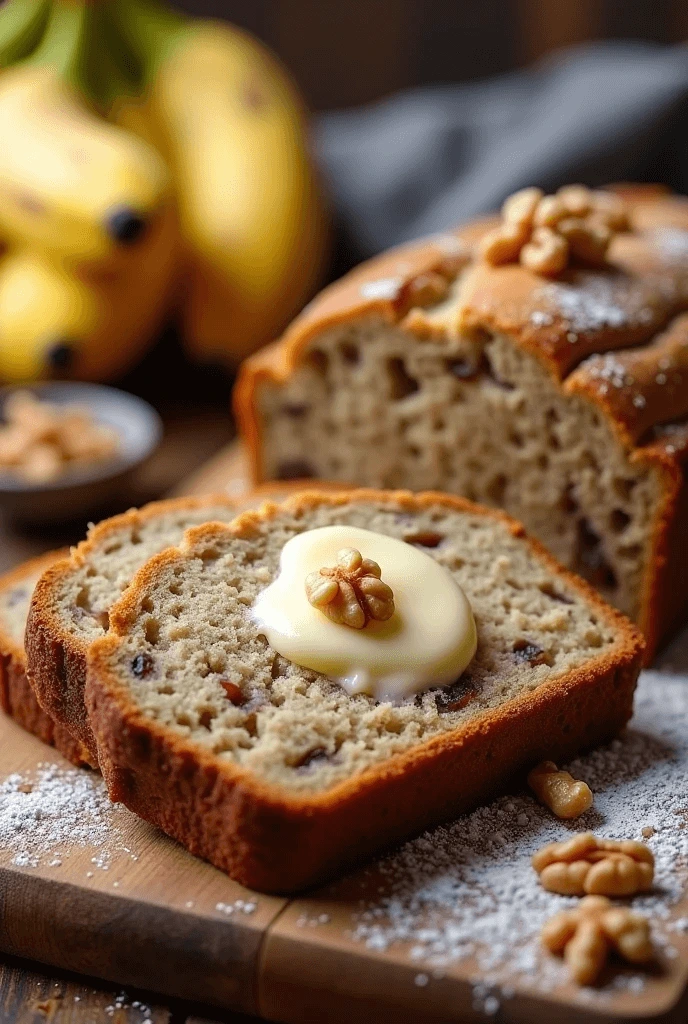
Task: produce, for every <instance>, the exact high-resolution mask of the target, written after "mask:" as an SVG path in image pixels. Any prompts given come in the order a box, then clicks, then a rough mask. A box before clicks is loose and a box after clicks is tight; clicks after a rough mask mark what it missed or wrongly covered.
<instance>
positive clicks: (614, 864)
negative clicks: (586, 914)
mask: <svg viewBox="0 0 688 1024" xmlns="http://www.w3.org/2000/svg"><path fill="white" fill-rule="evenodd" d="M531 863H532V865H533V867H534V868H535V870H536V871H537V873H538V874H539V876H540V882H541V883H542V885H543V886H544V888H545V889H547V890H549V892H557V893H560V894H561V895H562V896H583V895H585V894H588V895H589V894H592V893H594V894H595V895H599V896H635V894H636V893H638V892H647V891H648V890H649V889H650V888H651V887H652V879H653V878H654V864H655V860H654V857H653V856H652V851H651V850H650V849H649V848H648V847H647V846H646V845H645V843H639V842H636V840H634V839H624V840H616V839H598V838H597V836H594V835H593V834H592V832H579V833H578V835H575V836H573V837H572V838H571V839H567V840H566V841H565V842H563V843H549V845H547V846H543V847H542V848H541V849H540V850H538V851H537V853H534V854H533V858H532V861H531Z"/></svg>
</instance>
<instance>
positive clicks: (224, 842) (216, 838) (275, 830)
mask: <svg viewBox="0 0 688 1024" xmlns="http://www.w3.org/2000/svg"><path fill="white" fill-rule="evenodd" d="M352 500H353V501H355V500H362V501H368V500H369V501H373V502H376V501H391V502H394V503H395V504H398V505H401V506H402V507H405V508H409V509H413V510H417V509H420V508H424V507H427V506H432V505H436V504H438V503H439V504H442V505H444V506H446V507H449V508H452V509H455V510H459V511H469V512H471V513H473V514H480V515H489V516H491V517H494V518H497V519H499V520H500V521H501V522H503V523H506V524H507V525H508V528H509V529H510V530H511V532H512V534H513V535H514V536H516V537H524V531H523V528H522V527H521V526H520V525H519V524H518V523H515V522H514V521H513V520H510V519H509V518H508V517H507V516H505V515H504V514H503V513H500V512H492V511H486V510H484V509H481V508H479V507H477V506H475V505H472V504H471V503H470V502H468V501H465V500H463V499H461V498H454V497H449V496H447V495H441V494H434V493H426V494H420V495H413V494H410V493H409V492H380V491H363V490H361V491H351V492H342V493H339V494H334V493H330V494H323V493H322V492H321V493H317V492H304V493H302V494H299V495H295V496H293V497H291V498H289V499H288V500H287V501H286V502H285V503H284V505H285V506H286V507H288V508H290V509H301V510H303V511H305V510H307V509H309V508H313V507H315V506H317V505H319V504H333V505H337V504H344V503H347V502H350V501H352ZM280 508H281V506H278V505H275V504H272V503H267V504H265V505H264V506H263V507H262V508H261V509H260V510H259V511H257V512H246V513H243V514H242V515H241V516H239V517H238V518H237V519H236V520H234V522H233V523H232V524H230V525H229V526H222V527H218V526H216V525H214V524H210V525H205V526H201V527H195V528H193V529H192V530H190V531H188V533H187V535H186V537H185V541H184V544H183V548H184V549H185V550H188V549H189V547H190V546H191V547H192V548H193V546H194V545H195V544H196V543H203V541H204V540H207V539H208V538H209V537H212V536H213V535H214V534H215V532H216V531H217V530H218V529H222V530H223V532H224V531H227V530H230V531H231V532H232V533H233V534H234V535H239V536H240V535H243V534H245V533H250V532H251V530H252V529H253V527H254V525H255V523H256V522H260V521H265V520H267V521H269V520H270V519H272V518H273V517H274V516H275V515H277V514H278V513H279V511H280ZM524 539H525V541H526V543H528V545H529V546H530V547H531V550H532V551H533V552H534V553H535V554H536V555H537V557H538V558H539V559H541V560H542V561H543V562H544V563H545V565H546V566H547V569H548V570H549V571H550V572H551V573H552V574H553V575H554V576H556V577H558V578H559V579H561V580H562V581H564V580H565V581H566V584H567V586H568V587H571V588H573V589H575V590H577V591H578V592H579V593H580V594H581V595H583V596H584V598H585V600H586V601H588V602H589V603H590V604H591V605H592V606H593V607H594V608H595V610H596V612H597V613H598V614H599V616H600V617H601V618H602V619H603V620H604V621H605V622H607V623H609V624H610V625H611V626H612V627H613V629H614V630H615V632H616V634H617V636H618V641H617V643H616V644H615V646H614V648H613V649H612V650H611V651H608V652H606V653H604V654H601V655H599V656H598V657H597V658H594V659H592V660H591V661H590V662H589V663H588V664H587V665H585V666H582V667H581V668H579V669H577V670H575V671H573V672H570V673H569V674H568V675H567V676H565V677H561V678H559V679H556V680H551V681H549V682H547V683H545V684H544V685H543V686H541V687H540V688H539V689H537V690H535V691H533V692H531V693H529V694H528V695H525V696H522V697H520V698H518V699H515V700H512V701H510V702H508V703H507V704H505V705H503V706H502V707H500V708H497V709H494V710H492V711H490V712H487V713H484V714H481V715H478V716H476V718H475V719H473V720H472V721H469V722H468V723H467V724H466V725H463V726H461V727H460V728H457V729H456V730H454V731H453V732H451V733H447V734H444V735H441V736H439V737H435V738H434V739H432V740H430V741H428V742H426V743H424V744H420V745H419V746H418V747H416V748H413V749H411V750H409V751H407V752H406V753H404V754H402V755H399V756H396V757H394V758H391V759H389V760H388V761H386V762H385V763H383V764H382V765H380V766H377V767H375V768H373V769H370V770H368V771H366V772H363V773H362V774H361V775H359V776H356V777H354V778H351V779H348V780H347V781H345V782H343V783H341V784H339V785H337V786H335V787H334V788H333V789H331V790H329V791H328V792H326V793H318V794H315V795H311V796H297V795H294V794H292V793H288V792H286V791H283V790H280V789H278V788H276V787H273V786H269V785H266V784H265V783H262V782H261V781H259V780H258V779H256V778H255V776H252V775H251V774H250V773H249V772H248V771H246V770H245V769H243V768H241V767H239V766H237V765H236V764H232V763H229V762H226V761H221V760H219V759H217V758H215V757H213V756H212V755H211V754H209V753H207V752H204V751H202V750H200V749H198V748H197V747H194V745H193V744H192V743H191V742H190V741H189V740H188V739H186V738H185V737H183V736H181V735H179V734H178V733H175V732H173V731H172V730H169V729H166V728H164V727H163V726H161V725H159V724H157V723H155V722H152V721H150V720H149V719H147V718H146V717H145V716H144V715H143V714H142V713H141V712H140V710H139V709H138V708H137V707H136V705H135V704H133V702H132V701H131V698H130V696H129V693H128V691H127V690H126V688H125V687H124V686H123V685H122V684H121V683H120V682H119V680H118V678H117V677H116V676H115V675H114V674H113V673H111V672H110V670H109V668H108V663H109V657H110V655H111V653H112V652H113V651H114V650H116V648H117V645H118V643H119V642H120V635H121V634H123V633H125V632H126V630H127V628H128V624H129V623H130V621H131V619H132V617H133V616H135V615H136V613H137V610H138V605H139V602H140V600H141V598H142V592H143V591H144V590H145V588H146V587H147V586H148V584H149V583H150V582H153V581H155V579H156V577H157V575H158V573H159V571H160V568H161V566H163V565H166V564H168V563H174V562H175V561H179V560H182V559H183V558H184V554H183V551H181V550H175V549H169V550H167V551H165V552H163V553H162V554H160V555H157V556H155V557H154V558H152V559H151V560H150V561H149V562H147V563H146V564H145V565H144V566H143V567H142V569H141V570H140V571H139V572H138V574H137V575H136V577H135V579H134V582H133V583H132V585H131V586H130V587H129V588H128V590H127V592H126V594H125V595H123V597H122V599H121V600H120V601H119V602H118V604H117V605H116V606H115V607H114V608H113V611H112V630H111V632H110V634H109V635H108V636H107V637H104V638H103V639H101V640H98V641H97V642H96V643H95V644H93V646H92V648H91V652H90V655H89V669H88V680H87V687H86V702H87V707H88V713H89V718H90V721H91V724H92V726H93V730H94V733H95V736H96V739H97V743H98V754H99V759H100V763H101V767H102V770H103V775H104V777H105V780H106V782H107V785H108V789H109V791H110V795H111V797H112V798H113V799H115V800H121V801H122V802H123V803H125V804H126V805H127V806H128V807H130V808H131V809H132V810H134V811H136V812H137V813H138V814H140V815H141V816H142V817H144V818H146V819H148V820H149V821H152V822H154V823H155V824H157V825H159V826H160V827H161V828H163V829H164V830H165V831H166V832H168V833H169V834H170V835H172V836H174V837H175V838H176V839H178V840H179V841H180V842H182V843H183V844H184V845H185V846H187V847H188V849H190V850H191V851H192V852H193V853H195V854H198V855H199V856H202V857H204V858H206V859H207V860H210V861H211V862H212V863H213V864H215V865H216V866H217V867H219V868H222V869H223V870H225V871H227V872H228V873H229V874H231V875H232V877H234V878H236V879H238V880H239V881H241V882H243V883H244V884H245V885H248V886H251V887H252V888H256V889H259V890H263V891H273V892H293V891H297V890H299V889H302V888H304V887H306V886H309V885H312V884H314V883H316V882H318V881H321V880H323V879H325V878H327V877H329V876H331V875H333V874H334V873H335V872H337V871H339V870H341V868H342V867H344V866H346V865H348V864H350V863H353V862H355V861H357V860H359V859H361V858H363V857H365V856H367V855H369V854H371V853H373V852H374V851H376V850H379V849H380V848H382V847H383V846H385V845H387V844H389V843H392V842H395V841H397V840H399V839H401V838H403V837H405V836H407V835H408V834H409V833H410V832H413V831H417V830H419V829H422V828H424V827H427V826H430V825H432V824H434V823H437V822H438V821H441V820H445V819H447V818H449V817H451V816H454V815H456V814H458V813H461V812H463V811H466V810H468V809H469V808H470V807H471V806H475V804H476V803H479V802H480V801H483V800H485V799H487V798H489V797H490V796H491V795H493V794H494V793H495V792H496V791H497V790H499V789H500V788H501V787H503V786H504V785H506V784H507V783H508V781H510V780H512V779H513V775H514V773H515V772H518V771H520V770H522V769H524V768H525V767H526V766H527V765H529V764H531V765H532V763H534V762H537V761H540V760H543V759H545V758H554V759H555V760H556V759H559V760H563V761H565V760H566V759H567V758H569V757H570V756H572V755H573V754H574V752H576V751H577V750H579V749H581V748H584V747H589V746H593V745H595V744H597V743H601V742H604V741H605V740H608V739H610V738H611V737H612V736H613V735H615V733H617V732H618V730H619V729H620V728H622V726H623V725H624V724H625V723H626V721H627V720H628V719H629V717H630V715H631V712H632V703H633V691H634V688H635V682H636V678H637V675H638V671H639V668H640V661H641V657H642V649H643V642H642V639H641V637H640V634H639V632H638V631H637V630H636V629H635V628H634V627H633V626H632V625H631V624H630V623H629V622H628V620H626V619H625V618H624V617H623V616H622V615H620V614H619V613H618V612H615V611H614V610H613V609H611V608H609V607H608V606H607V605H605V604H604V603H603V602H602V600H601V599H600V598H599V596H598V595H597V594H596V593H595V592H594V591H593V590H592V589H591V588H590V587H589V586H588V585H587V584H586V583H584V582H582V581H581V580H579V579H578V578H577V577H575V576H573V575H572V574H570V573H568V572H566V571H565V570H563V569H561V568H560V567H559V566H558V565H557V563H556V562H555V561H554V559H553V558H552V557H551V556H550V555H549V554H548V553H547V552H546V551H545V550H544V549H543V548H542V546H541V545H539V544H538V543H537V542H534V541H532V540H529V539H527V538H525V537H524ZM276 851H279V855H278V856H276Z"/></svg>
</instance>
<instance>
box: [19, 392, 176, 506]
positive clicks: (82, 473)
mask: <svg viewBox="0 0 688 1024" xmlns="http://www.w3.org/2000/svg"><path fill="white" fill-rule="evenodd" d="M161 436H162V424H161V422H160V418H159V416H158V414H157V413H156V412H155V410H154V409H153V408H152V406H150V405H149V404H148V403H147V402H144V401H143V400H142V399H140V398H137V397H136V396H135V395H130V394H128V393H127V392H126V391H118V390H117V389H116V388H110V387H105V386H103V385H99V384H82V383H77V382H71V381H70V382H67V381H55V382H51V383H46V384H37V385H32V386H31V387H27V388H5V389H2V390H0V506H2V510H3V512H4V513H5V514H6V515H7V516H8V517H10V518H12V519H17V520H25V521H28V522H32V523H47V522H59V521H60V520H67V519H71V518H75V517H77V516H83V515H86V514H88V513H90V512H95V511H97V510H99V509H102V508H104V507H105V506H106V505H107V504H108V503H110V502H112V501H113V500H115V499H116V498H118V497H121V498H123V497H124V495H125V493H126V485H127V483H128V481H129V478H130V476H131V474H132V473H133V471H134V470H135V469H136V467H137V466H139V465H140V464H141V463H142V462H143V461H144V460H145V459H146V458H148V456H149V455H150V454H151V453H152V452H153V451H154V449H155V448H156V447H157V445H158V443H159V441H160V438H161Z"/></svg>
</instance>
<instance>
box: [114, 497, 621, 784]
mask: <svg viewBox="0 0 688 1024" xmlns="http://www.w3.org/2000/svg"><path fill="white" fill-rule="evenodd" d="M342 523H343V524H350V525H354V526H359V527H363V528H365V529H368V530H375V531H377V532H379V533H382V534H387V535H389V536H393V537H397V538H400V539H402V540H405V541H407V542H409V543H412V544H418V545H420V546H422V547H423V549H424V550H426V551H427V552H428V554H430V555H431V556H432V557H433V558H435V559H436V560H437V561H438V562H440V563H441V564H442V565H443V566H444V567H445V568H446V569H447V571H448V572H450V573H451V574H452V575H453V576H454V578H455V579H456V581H457V582H458V583H459V584H460V586H461V587H462V588H463V589H464V591H465V593H466V595H467V597H468V599H469V601H470V603H471V606H472V608H473V612H474V615H475V618H476V623H477V629H478V651H477V654H476V656H475V659H474V660H473V662H472V663H471V665H470V666H469V668H468V670H467V671H466V672H465V673H464V674H463V675H462V676H461V678H460V679H458V680H457V682H456V683H455V684H454V685H452V686H450V687H448V688H444V689H435V690H430V691H428V692H426V693H424V694H421V695H418V696H416V697H415V698H412V699H409V700H407V701H406V702H404V703H401V704H399V705H392V704H391V703H376V702H375V701H374V700H373V699H372V698H371V697H368V696H365V695H358V696H355V697H349V696H347V694H346V693H345V692H344V690H342V689H341V687H339V686H338V685H336V684H335V683H333V682H331V681H330V680H328V679H327V678H325V677H324V676H322V675H319V674H318V673H316V672H313V671H309V670H307V669H303V668H300V667H299V666H297V665H294V664H291V663H289V662H287V661H286V660H284V659H283V658H282V657H280V656H279V655H278V654H276V653H275V651H273V650H272V649H271V648H270V647H269V645H268V643H267V640H266V639H265V637H264V636H263V635H261V633H260V630H259V627H258V626H257V625H256V624H255V623H254V622H253V620H252V618H251V606H252V604H253V602H254V601H255V599H256V597H257V595H258V594H259V593H260V591H261V590H262V589H263V588H264V587H266V586H267V585H268V584H270V583H271V582H272V580H273V579H274V578H275V576H276V575H277V573H278V571H279V559H280V553H281V551H282V548H283V546H284V544H285V543H286V542H287V541H288V540H290V539H291V538H292V537H294V536H295V535H296V534H298V533H300V532H302V531H304V530H308V529H313V528H316V527H321V526H330V525H335V524H342ZM151 565H152V564H151ZM148 569H149V567H146V568H144V569H143V570H142V572H141V574H140V575H139V577H138V578H137V580H136V581H135V584H134V587H133V588H132V590H131V591H130V592H129V595H128V596H127V597H125V599H124V601H123V602H122V604H121V605H120V606H118V608H117V609H115V612H114V613H113V623H114V627H113V628H114V630H115V632H119V633H120V635H121V640H120V642H119V643H118V644H117V645H116V646H115V647H111V648H109V649H108V653H107V656H106V661H105V665H104V666H103V663H102V662H100V665H101V668H102V667H104V668H105V670H106V671H112V672H114V674H115V675H116V677H117V679H118V680H119V682H120V683H121V684H122V685H123V686H124V687H125V690H126V691H128V692H129V695H130V697H131V699H132V700H133V702H134V703H135V704H136V705H137V707H138V709H139V710H140V711H141V712H142V713H143V715H144V716H146V717H147V718H148V719H150V720H152V721H153V722H156V723H159V724H160V725H162V726H164V727H166V728H169V729H171V730H173V731H174V732H177V733H179V734H180V735H183V736H185V737H188V738H190V739H191V740H192V741H193V742H194V743H195V744H198V745H200V747H202V748H206V749H207V750H208V752H209V753H213V754H215V755H217V756H218V757H220V758H221V759H225V758H226V759H228V760H231V761H233V762H236V763H238V764H240V765H242V766H244V767H245V768H246V769H249V770H250V771H251V772H252V773H254V774H255V775H256V776H258V777H260V778H261V779H263V780H264V781H265V782H267V783H270V784H272V785H276V786H279V787H284V788H287V789H289V790H290V791H296V792H303V793H304V794H305V793H314V792H320V791H324V790H326V789H328V788H329V787H332V786H334V785H335V784H336V783H339V782H341V781H342V780H344V779H346V778H349V777H351V776H352V775H354V774H357V773H360V772H362V771H364V770H365V769H367V768H369V767H371V766H373V765H375V764H379V763H380V762H381V761H384V760H386V759H388V758H390V757H392V756H393V755H396V754H399V753H401V752H402V751H406V750H408V749H409V748H411V747H413V746H414V745H416V744H419V743H421V742H424V741H426V740H428V739H430V738H432V737H433V736H437V735H439V734H441V733H444V732H446V731H448V730H452V729H454V728H456V727H457V726H458V725H459V724H461V723H463V722H466V721H467V720H469V719H470V718H471V717H472V716H474V715H476V714H480V713H483V712H484V711H485V710H486V709H489V708H494V707H496V706H498V705H500V704H503V703H504V702H505V701H508V700H510V699H513V698H515V697H517V696H519V695H521V694H524V693H527V692H529V691H532V690H535V689H536V688H537V687H539V686H541V685H542V684H543V683H544V682H546V681H548V680H551V679H553V678H555V677H558V676H561V675H564V674H565V673H568V672H570V671H571V670H572V669H575V668H577V667H578V666H581V665H583V664H584V663H585V662H587V661H589V660H590V659H591V658H594V657H595V656H597V655H599V654H602V653H605V652H609V651H611V650H612V648H614V646H615V645H616V644H617V643H620V642H621V641H620V639H619V632H618V627H617V626H616V625H615V624H614V620H612V619H611V618H605V617H604V615H600V613H599V612H598V611H597V610H596V609H595V608H594V607H591V606H590V605H589V604H588V603H587V602H586V600H585V599H584V598H583V597H582V596H581V594H580V593H579V592H578V591H577V590H576V589H574V588H573V587H571V586H570V584H569V583H568V582H567V581H566V580H565V579H564V580H562V579H560V578H559V577H557V576H555V575H554V574H553V572H552V570H551V568H550V567H549V566H548V565H547V563H546V562H545V561H544V559H543V560H541V559H540V556H538V555H537V554H535V553H534V552H533V551H532V550H531V549H530V547H529V546H528V544H527V543H526V542H524V541H523V540H522V539H519V538H518V537H514V536H513V534H512V533H511V531H510V529H509V526H508V525H507V524H506V523H504V522H502V521H500V520H498V519H495V518H493V517H491V516H490V517H488V516H485V515H480V514H474V513H470V512H463V511H458V510H456V509H454V508H449V507H448V506H445V505H443V504H441V503H439V502H438V503H437V504H435V505H432V506H426V507H425V508H419V507H418V506H416V507H415V508H414V509H410V508H409V507H408V506H407V505H405V504H404V502H403V501H397V500H395V499H391V498H390V500H389V501H383V500H375V501H373V500H361V499H359V500H358V501H357V500H355V499H353V498H352V499H351V500H350V501H347V502H345V503H342V504H332V505H331V504H327V503H323V504H318V503H314V506H313V507H309V508H304V507H303V506H301V505H299V503H298V502H288V503H287V504H286V505H284V506H281V507H280V508H279V509H275V510H273V513H272V514H271V515H270V516H268V517H258V518H251V519H250V520H246V521H245V522H244V525H243V526H242V527H241V528H240V531H239V532H238V533H237V528H233V529H228V528H224V527H221V526H219V525H218V526H214V527H205V528H201V529H199V530H194V531H190V533H189V534H187V537H186V539H185V541H184V543H183V544H182V546H181V549H180V550H178V551H176V552H168V553H167V555H166V556H161V558H160V559H159V560H157V562H156V563H155V566H154V568H153V569H152V571H148ZM104 650H105V648H104Z"/></svg>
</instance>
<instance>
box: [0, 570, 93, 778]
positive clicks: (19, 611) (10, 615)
mask: <svg viewBox="0 0 688 1024" xmlns="http://www.w3.org/2000/svg"><path fill="white" fill-rule="evenodd" d="M68 554H69V552H68V551H67V550H62V551H50V552H48V553H47V554H45V555H41V556H40V557H39V558H32V559H31V560H30V561H29V562H24V564H23V565H20V566H18V567H17V568H15V569H13V570H12V571H11V572H8V573H6V574H5V575H4V576H3V577H2V578H0V707H1V708H2V710H3V711H4V712H5V713H6V714H8V715H10V716H11V717H12V718H14V720H15V721H16V722H18V723H19V725H21V726H22V727H23V728H24V729H27V730H28V731H29V732H32V733H33V734H34V735H35V736H38V738H39V739H41V740H43V742H44V743H50V744H51V745H52V746H54V747H56V748H57V750H59V752H60V753H61V754H62V756H63V757H66V758H67V759H68V760H69V761H71V762H72V763H73V764H76V765H84V764H88V760H89V759H88V755H87V753H86V751H85V750H84V749H83V747H82V746H81V744H80V743H79V741H78V740H75V739H74V737H73V736H72V734H71V733H70V732H69V730H68V729H66V728H65V726H64V725H62V724H59V723H56V722H54V721H53V720H52V718H51V717H50V716H49V715H47V714H46V712H45V711H43V709H42V708H41V706H40V704H39V703H38V701H37V700H36V695H35V694H34V692H33V690H32V688H31V686H30V684H29V680H28V679H27V676H26V652H25V650H24V630H25V627H26V617H27V615H28V612H29V604H30V602H31V595H32V593H33V589H34V587H35V586H36V583H37V581H38V579H39V577H40V576H41V574H42V573H43V572H44V571H45V570H46V569H47V568H49V567H50V566H51V565H53V564H54V563H55V562H56V561H58V560H60V559H62V558H64V557H65V556H66V555H68Z"/></svg>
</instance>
